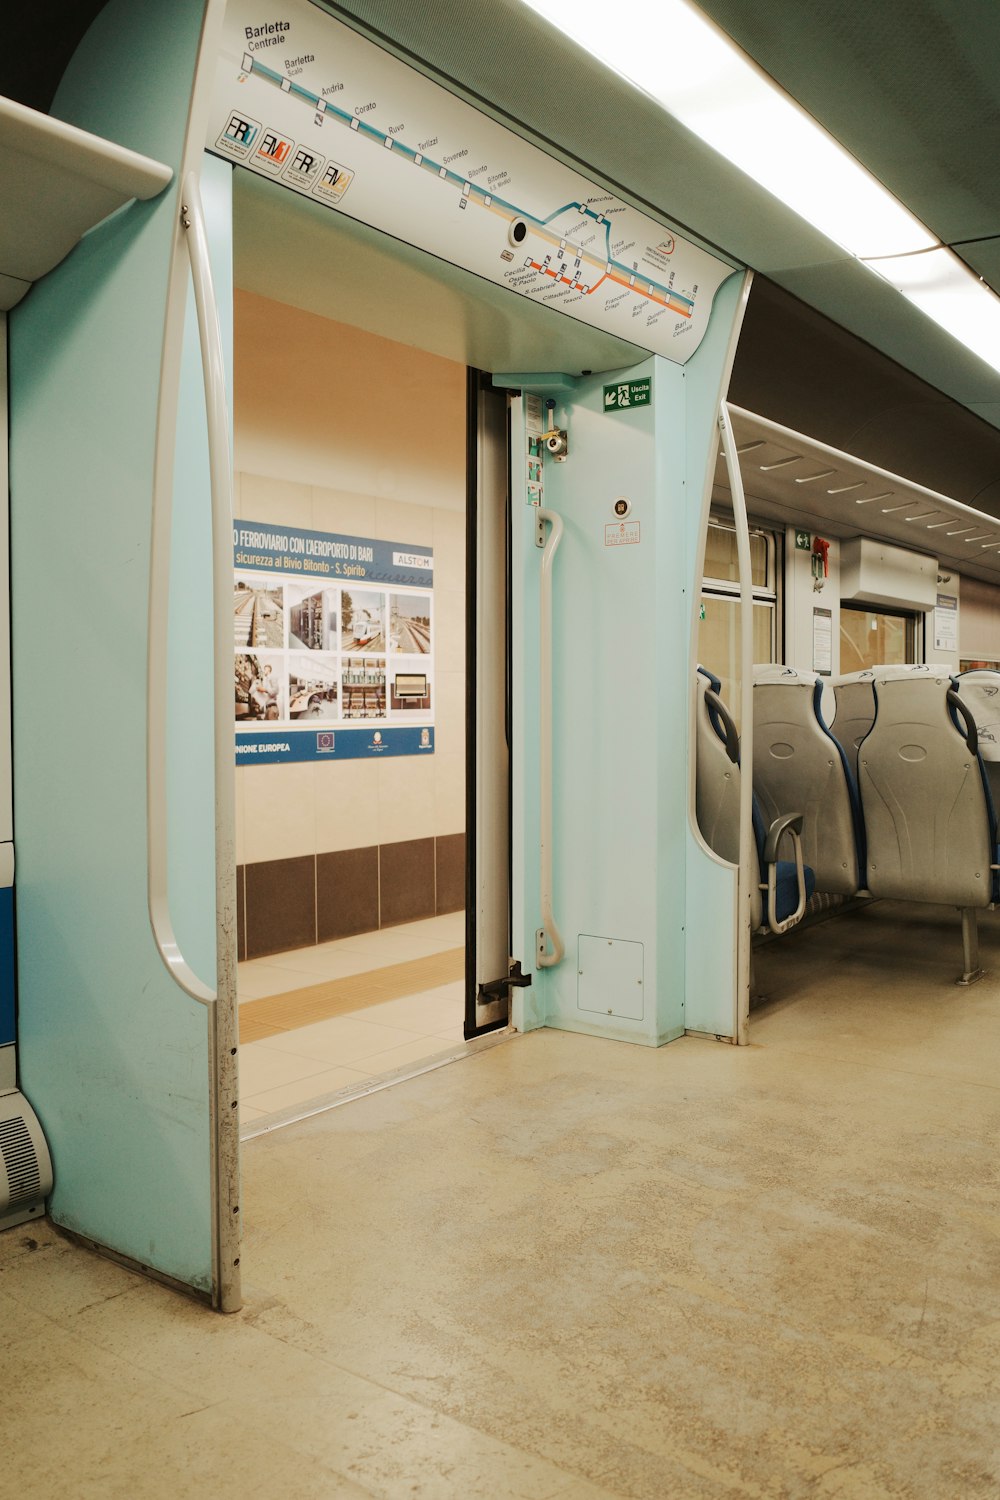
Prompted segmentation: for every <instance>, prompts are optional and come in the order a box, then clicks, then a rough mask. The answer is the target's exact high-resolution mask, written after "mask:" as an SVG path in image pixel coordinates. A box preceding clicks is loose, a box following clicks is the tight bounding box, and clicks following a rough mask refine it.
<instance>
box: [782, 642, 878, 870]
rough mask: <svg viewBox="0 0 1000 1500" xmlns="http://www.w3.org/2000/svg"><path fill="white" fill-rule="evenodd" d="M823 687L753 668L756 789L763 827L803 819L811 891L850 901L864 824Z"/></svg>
mask: <svg viewBox="0 0 1000 1500" xmlns="http://www.w3.org/2000/svg"><path fill="white" fill-rule="evenodd" d="M823 685H824V679H823V678H822V677H819V676H817V674H816V673H815V672H802V671H798V670H796V669H795V668H794V667H782V666H771V665H767V666H757V667H754V688H753V716H754V730H753V785H754V792H755V793H756V796H757V798H758V801H759V803H760V808H761V812H762V814H763V816H764V819H765V821H768V822H770V821H773V820H774V819H775V818H779V817H781V816H782V815H783V814H785V813H789V812H792V811H797V812H800V813H801V814H802V857H803V859H804V861H805V863H806V864H807V865H809V866H810V868H811V869H812V870H813V872H814V874H815V877H816V889H817V890H818V891H826V892H828V893H829V894H831V895H835V896H853V895H854V894H855V893H856V892H857V891H859V890H861V889H863V888H864V885H865V840H864V824H863V822H862V819H861V805H860V802H859V799H858V790H857V784H856V782H855V777H854V771H853V768H852V766H851V764H850V761H849V759H848V756H847V754H846V752H845V750H844V748H843V746H842V745H841V744H840V743H839V741H838V740H837V738H836V737H835V736H834V735H833V734H832V733H831V732H830V730H829V729H828V728H827V726H826V724H825V722H824V719H823V714H822V709H821V707H820V703H821V698H822V692H823ZM863 690H864V689H863ZM868 691H869V692H870V691H871V690H870V688H869V689H868ZM872 717H874V712H873V714H872Z"/></svg>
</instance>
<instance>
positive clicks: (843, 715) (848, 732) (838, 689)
mask: <svg viewBox="0 0 1000 1500" xmlns="http://www.w3.org/2000/svg"><path fill="white" fill-rule="evenodd" d="M874 683H875V672H874V669H873V668H872V667H867V668H866V669H865V671H863V672H845V673H844V675H843V676H842V677H836V678H834V682H833V696H834V701H835V702H836V705H837V711H836V713H835V714H834V718H833V725H832V728H833V732H834V734H835V735H836V737H837V740H838V742H839V743H840V745H841V746H842V747H843V750H844V754H845V755H846V756H847V758H848V760H849V761H850V765H851V770H852V771H853V772H854V780H855V782H856V781H857V779H858V746H859V745H860V744H861V741H862V740H863V739H864V737H865V735H866V734H867V733H868V731H869V729H871V727H872V725H873V724H874V723H875V689H874Z"/></svg>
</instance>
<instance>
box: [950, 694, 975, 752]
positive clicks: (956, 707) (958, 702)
mask: <svg viewBox="0 0 1000 1500" xmlns="http://www.w3.org/2000/svg"><path fill="white" fill-rule="evenodd" d="M945 697H946V698H947V699H948V703H949V705H950V706H951V710H952V712H953V713H956V714H958V716H959V718H960V719H961V720H962V723H963V724H964V725H965V730H964V733H965V743H966V744H967V745H968V747H969V754H970V755H978V754H979V730H978V728H977V727H976V721H975V719H974V718H973V717H972V712H971V710H970V708H969V705H968V704H967V703H964V702H963V701H962V699H961V697H960V696H959V694H958V693H957V692H956V691H955V689H954V688H949V689H948V691H947V693H946V694H945Z"/></svg>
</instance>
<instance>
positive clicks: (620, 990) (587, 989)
mask: <svg viewBox="0 0 1000 1500" xmlns="http://www.w3.org/2000/svg"><path fill="white" fill-rule="evenodd" d="M642 960H643V945H642V943H633V942H629V941H628V940H627V939H625V938H609V937H590V936H588V935H587V934H584V933H581V934H580V936H579V938H578V940H577V965H576V967H577V1000H576V1003H577V1006H578V1007H579V1009H580V1010H586V1011H591V1012H593V1013H594V1014H595V1015H599V1016H622V1017H625V1018H626V1019H628V1020H630V1021H641V1020H642V1013H643V972H642Z"/></svg>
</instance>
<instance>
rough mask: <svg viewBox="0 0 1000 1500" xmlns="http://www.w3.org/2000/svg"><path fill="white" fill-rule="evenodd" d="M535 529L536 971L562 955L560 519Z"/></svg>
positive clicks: (539, 517)
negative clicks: (556, 700) (556, 630)
mask: <svg viewBox="0 0 1000 1500" xmlns="http://www.w3.org/2000/svg"><path fill="white" fill-rule="evenodd" d="M535 525H536V527H537V533H536V537H537V539H538V540H539V542H540V544H541V538H542V537H543V536H544V537H545V541H544V550H543V552H542V571H541V578H540V580H539V609H538V614H539V641H538V693H539V716H538V776H539V808H538V824H539V829H538V851H539V856H540V858H539V897H540V901H539V904H540V906H541V912H542V925H541V927H540V928H539V929H538V932H537V934H536V939H535V961H536V963H537V964H538V967H539V968H540V969H551V968H553V967H554V966H555V965H556V964H558V963H561V962H562V960H563V957H564V955H565V952H566V950H565V948H564V946H563V940H562V937H561V935H560V932H559V928H558V927H557V925H556V919H555V917H554V916H553V913H552V564H553V562H554V561H555V555H556V552H557V551H558V549H559V543H560V542H561V541H562V534H563V523H562V517H561V516H560V515H558V514H557V513H556V512H555V511H554V510H542V509H539V510H537V511H536V512H535ZM546 526H548V527H549V531H548V534H547V535H546V534H545V528H546ZM550 944H551V952H550V951H549V945H550Z"/></svg>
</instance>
